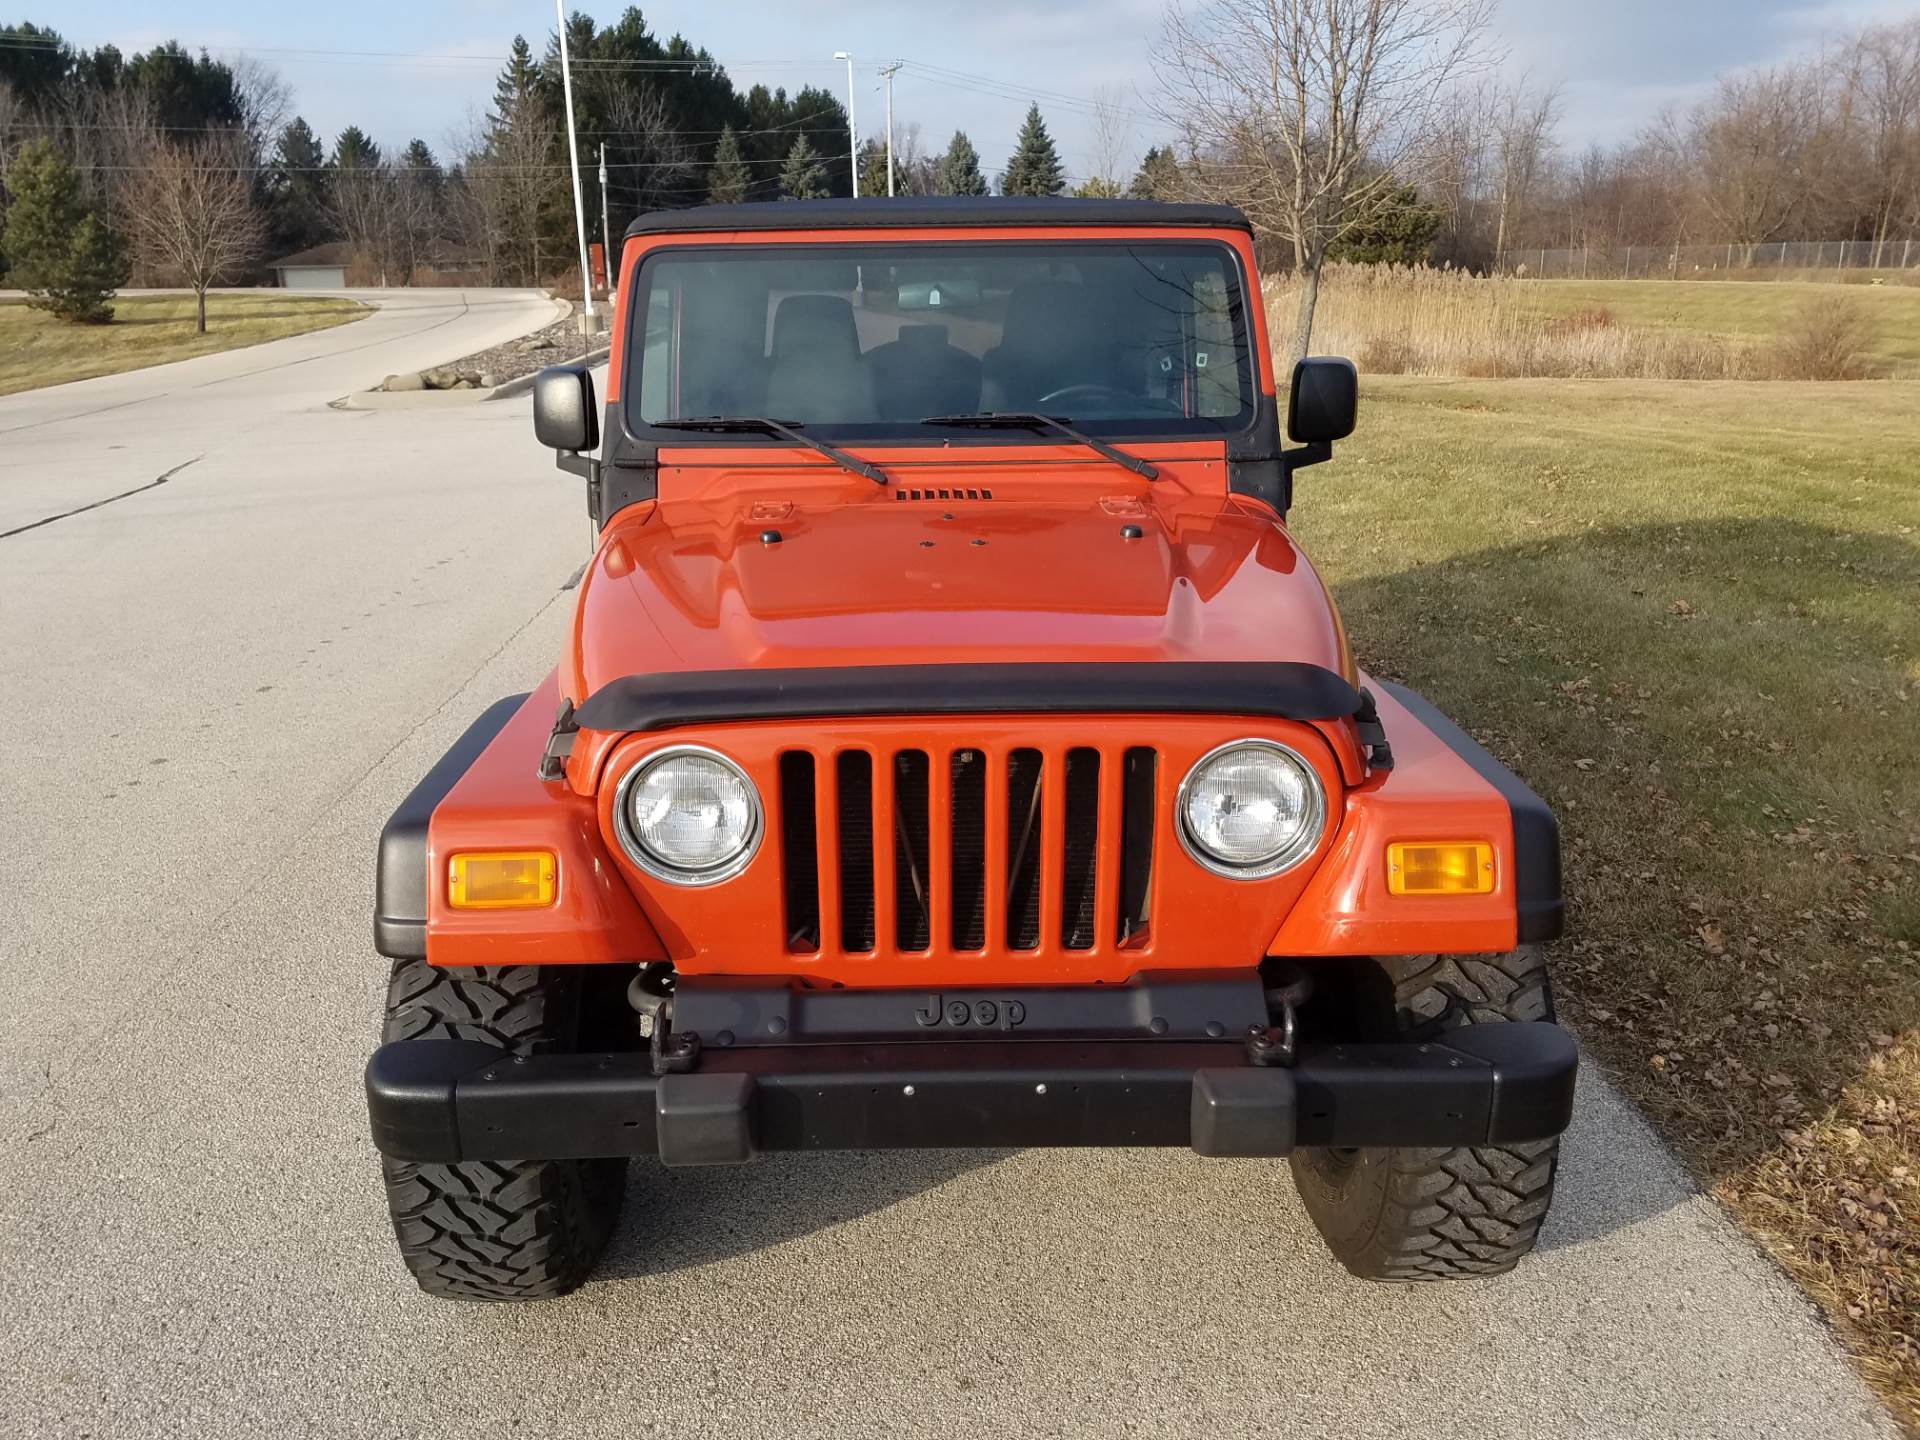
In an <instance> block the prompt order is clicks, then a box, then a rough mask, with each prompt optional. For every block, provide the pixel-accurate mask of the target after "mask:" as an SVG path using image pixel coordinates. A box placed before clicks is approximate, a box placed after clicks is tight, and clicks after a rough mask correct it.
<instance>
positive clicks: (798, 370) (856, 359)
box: [767, 295, 878, 425]
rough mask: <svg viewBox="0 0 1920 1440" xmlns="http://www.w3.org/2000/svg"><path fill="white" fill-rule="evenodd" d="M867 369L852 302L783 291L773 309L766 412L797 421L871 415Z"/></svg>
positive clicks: (856, 419)
mask: <svg viewBox="0 0 1920 1440" xmlns="http://www.w3.org/2000/svg"><path fill="white" fill-rule="evenodd" d="M877 413H878V412H877V410H876V408H875V406H874V402H873V372H872V370H871V369H870V368H869V366H868V364H867V361H866V358H865V357H864V356H862V355H861V353H860V334H859V331H858V330H857V329H856V327H855V325H854V321H853V306H852V305H851V304H849V303H848V302H847V301H845V300H843V299H841V298H840V297H839V296H838V295H789V296H787V298H786V299H784V300H782V301H781V302H780V306H779V308H778V309H777V310H775V311H774V312H773V362H772V368H771V371H770V373H769V374H768V377H767V414H768V415H769V416H771V417H772V418H773V419H775V420H797V421H800V422H801V423H802V424H807V423H814V424H829V425H830V424H847V423H857V422H859V421H862V420H872V419H874V418H875V417H876V415H877Z"/></svg>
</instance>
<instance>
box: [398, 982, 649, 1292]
mask: <svg viewBox="0 0 1920 1440" xmlns="http://www.w3.org/2000/svg"><path fill="white" fill-rule="evenodd" d="M578 1023H579V987H578V984H577V977H576V976H574V975H573V974H572V973H571V972H569V971H567V970H564V969H559V968H556V967H552V966H528V965H521V966H510V967H495V968H476V969H472V970H459V971H452V970H439V969H435V968H434V967H432V966H430V965H428V964H427V963H426V962H425V961H423V960H400V961H396V962H395V963H394V966H393V975H392V979H391V982H390V983H389V985H388V990H387V1024H386V1030H385V1035H384V1038H385V1039H387V1040H417V1039H423V1038H437V1039H460V1040H481V1041H485V1042H487V1043H488V1044H493V1045H498V1046H500V1047H501V1048H502V1049H503V1050H507V1051H510V1052H512V1053H514V1054H522V1055H524V1054H535V1053H539V1052H541V1051H546V1050H552V1049H555V1048H564V1047H565V1046H566V1045H567V1044H568V1043H569V1042H570V1041H571V1040H572V1038H573V1035H574V1033H575V1031H576V1029H577V1028H578ZM381 1165H382V1169H383V1171H384V1173H385V1177H386V1187H387V1205H388V1209H389V1210H390V1211H391V1212H392V1216H393V1230H394V1235H395V1237H396V1238H397V1239H398V1240H399V1242H400V1254H401V1257H402V1258H403V1259H404V1260H405V1261H406V1264H407V1268H408V1269H409V1270H411V1271H412V1272H413V1277H414V1279H415V1280H416V1281H418V1282H419V1285H420V1288H421V1289H422V1290H424V1291H426V1292H427V1293H428V1294H429V1295H435V1296H440V1297H443V1298H446V1299H453V1300H480V1301H515V1300H544V1299H549V1298H551V1297H553V1296H557V1295H564V1294H566V1293H567V1292H568V1291H569V1290H572V1289H574V1288H575V1287H577V1286H578V1285H579V1284H580V1283H581V1282H582V1281H584V1280H585V1279H586V1278H587V1276H588V1274H589V1273H591V1271H592V1269H593V1266H594V1264H595V1262H596V1261H597V1260H598V1259H599V1257H600V1252H601V1251H602V1250H603V1249H604V1248H605V1246H606V1242H607V1236H608V1235H609V1234H610V1233H611V1231H612V1229H613V1224H614V1221H615V1220H616V1219H617V1218H618V1216H619V1213H620V1199H621V1193H622V1191H623V1190H624V1188H625V1185H626V1173H627V1167H626V1162H625V1161H621V1160H523V1161H512V1162H500V1163H495V1162H479V1161H472V1162H467V1163H463V1164H458V1165H430V1164H417V1163H414V1162H411V1161H400V1160H390V1159H385V1158H383V1159H382V1161H381Z"/></svg>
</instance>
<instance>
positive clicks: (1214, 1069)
mask: <svg viewBox="0 0 1920 1440" xmlns="http://www.w3.org/2000/svg"><path fill="white" fill-rule="evenodd" d="M619 273H620V275H621V283H620V286H619V304H618V307H617V312H616V314H615V317H614V330H613V348H612V354H611V357H610V359H609V362H608V366H607V373H606V382H605V406H604V415H603V412H602V407H601V405H600V403H599V401H598V400H597V398H596V396H595V394H594V388H593V385H592V381H591V378H590V376H589V374H588V373H587V371H586V370H585V369H583V368H567V367H561V368H554V369H550V370H547V371H544V372H543V373H542V374H541V375H540V376H539V378H538V380H537V382H536V385H535V388H534V392H533V396H534V403H533V408H534V428H535V430H536V431H537V432H538V434H539V437H540V439H541V441H542V442H543V443H544V444H546V445H548V446H550V447H552V448H553V449H554V450H556V451H558V452H559V465H560V467H561V468H562V469H564V470H568V471H571V472H574V473H577V474H579V475H581V476H583V477H584V478H585V480H586V486H587V494H588V507H589V509H590V511H591V513H592V517H593V522H594V525H595V528H596V531H597V533H598V537H599V538H598V548H597V552H596V553H595V555H594V558H593V560H592V562H591V564H589V565H588V566H587V568H586V570H585V573H584V578H583V579H582V580H581V582H580V586H579V594H578V598H577V601H576V604H575V607H574V612H573V622H572V629H571V631H570V633H569V635H568V639H567V643H566V646H565V649H564V651H563V653H562V654H561V656H560V660H559V664H558V666H557V667H556V668H555V670H554V671H553V673H552V674H551V675H550V676H549V677H548V678H547V679H546V681H545V682H544V683H543V684H542V685H541V686H540V688H539V689H538V690H536V691H534V692H533V693H532V694H531V695H515V696H510V697H508V698H506V699H504V700H501V701H500V702H499V703H498V704H496V705H494V706H493V707H492V708H491V709H489V710H488V711H487V712H486V713H485V714H484V715H482V716H481V717H480V718H479V719H478V720H477V721H476V722H475V723H474V725H473V727H472V728H471V729H470V730H469V731H467V733H466V734H465V735H464V736H463V737H462V738H461V740H460V741H459V743H458V744H456V745H455V746H454V747H453V749H452V750H451V751H450V752H449V753H448V754H447V756H446V758H445V759H443V760H442V761H441V762H440V763H439V764H437V765H436V766H435V767H434V768H433V770H432V771H431V772H430V773H429V774H428V775H427V777H426V778H425V779H424V780H423V781H421V783H420V785H419V786H418V788H416V789H415V790H414V791H413V793H412V794H411V795H409V796H408V797H407V799H406V801H405V803H404V804H402V805H401V807H400V809H399V810H398V811H397V812H396V813H395V814H394V816H393V818H392V820H391V821H390V822H389V823H388V825H387V827H386V829H385V832H384V833H383V834H382V836H381V839H380V853H379V870H378V886H377V895H376V900H375V912H374V939H375V944H376V945H377V947H378V948H379V950H380V951H381V953H382V954H384V955H386V956H388V957H390V958H391V959H392V961H393V976H392V987H391V990H390V992H389V998H388V1009H387V1022H386V1032H385V1043H383V1044H382V1045H381V1046H380V1048H379V1049H378V1050H377V1051H376V1052H375V1053H374V1055H373V1058H372V1060H371V1062H370V1063H369V1065H368V1067H367V1076H366V1084H367V1097H368V1102H369V1106H370V1110H371V1115H372V1123H373V1136H374V1140H375V1143H376V1145H377V1146H378V1148H379V1149H380V1151H381V1152H382V1154H383V1156H384V1164H385V1173H386V1185H387V1192H388V1197H389V1200H390V1202H391V1206H392V1213H393V1222H394V1228H395V1231H396V1233H397V1234H398V1237H399V1242H400V1250H401V1254H402V1255H403V1256H404V1257H405V1259H406V1262H407V1264H408V1266H409V1267H410V1268H411V1269H412V1271H413V1274H414V1276H415V1278H416V1279H417V1280H418V1281H419V1283H420V1285H421V1286H422V1287H423V1288H424V1289H425V1290H427V1291H428V1292H430V1293H432V1294H435V1295H444V1296H451V1297H458V1298H463V1299H474V1300H526V1299H533V1298H537V1297H542V1296H550V1295H557V1294H561V1293H563V1292H565V1291H566V1290H568V1289H570V1288H572V1287H573V1286H576V1285H578V1284H579V1283H580V1282H581V1281H582V1280H583V1279H584V1278H585V1277H586V1276H587V1274H588V1273H589V1272H590V1271H591V1269H592V1268H593V1265H594V1263H595V1260H596V1257H597V1256H598V1255H599V1253H600V1251H601V1249H602V1247H603V1246H604V1244H605V1242H606V1240H607V1237H608V1233H609V1231H610V1229H611V1228H612V1226H613V1224H614V1222H615V1218H616V1216H617V1213H618V1210H619V1205H620V1198H621V1192H622V1189H623V1186H624V1182H625V1177H626V1173H627V1168H628V1163H629V1160H630V1159H631V1158H632V1157H634V1156H650V1157H657V1160H658V1162H659V1163H660V1164H661V1165H663V1166H665V1167H667V1168H669V1169H671V1168H674V1167H678V1166H683V1165H727V1164H738V1163H741V1162H745V1161H749V1160H752V1159H753V1158H754V1157H755V1156H757V1155H759V1154H760V1153H761V1152H762V1151H772V1150H851V1149H873V1148H883V1147H893V1146H942V1147H944V1146H994V1147H1000V1146H1026V1145H1107V1146H1142V1145H1188V1146H1191V1147H1192V1148H1193V1149H1194V1150H1195V1151H1196V1152H1198V1153H1199V1154H1201V1155H1223V1156H1282V1155H1284V1156H1289V1157H1290V1160H1291V1165H1292V1169H1293V1175H1294V1179H1295V1182H1296V1183H1297V1184H1298V1186H1299V1190H1300V1194H1301V1197H1302V1199H1303V1201H1304V1202H1305V1206H1306V1210H1307V1213H1308V1214H1309V1215H1311V1216H1312V1217H1313V1220H1314V1223H1315V1224H1316V1225H1317V1226H1318V1227H1319V1229H1320V1231H1321V1233H1322V1235H1323V1236H1324V1237H1325V1238H1326V1241H1327V1243H1328V1245H1329V1246H1330V1247H1331V1248H1332V1250H1333V1252H1334V1254H1335V1255H1336V1256H1337V1257H1338V1258H1339V1259H1340V1260H1341V1261H1342V1262H1343V1263H1344V1264H1345V1265H1346V1266H1347V1268H1348V1269H1350V1270H1351V1271H1353V1272H1354V1273H1355V1274H1357V1275H1362V1276H1372V1277H1379V1278H1383V1279H1399V1280H1428V1279H1444V1278H1450V1277H1455V1276H1467V1275H1486V1274H1492V1273H1496V1272H1499V1271H1503V1270H1506V1269H1508V1268H1510V1267H1511V1266H1512V1265H1513V1264H1514V1263H1515V1261H1517V1260H1518V1259H1519V1258H1520V1257H1521V1256H1522V1255H1524V1254H1525V1253H1526V1252H1527V1251H1528V1250H1529V1249H1531V1248H1532V1246H1533V1243H1534V1239H1535V1236H1536V1235H1537V1234H1538V1231H1539V1228H1540V1223H1541V1220H1542V1217H1543V1216H1544V1215H1545V1213H1546V1210H1547V1204H1548V1200H1549V1197H1550V1194H1551V1191H1552V1188H1553V1174H1554V1164H1555V1156H1556V1147H1557V1144H1558V1141H1557V1137H1558V1135H1559V1134H1560V1132H1561V1131H1562V1130H1563V1129H1564V1128H1565V1127H1566V1124H1567V1121H1568V1115H1569V1111H1570V1108H1571V1105H1572V1100H1573V1090H1574V1073H1575V1059H1576V1057H1575V1050H1574V1046H1573V1044H1572V1042H1571V1040H1570V1038H1569V1037H1568V1036H1567V1034H1566V1033H1565V1032H1564V1031H1562V1030H1561V1029H1559V1028H1558V1027H1557V1026H1556V1025H1554V1024H1553V1023H1552V1020H1553V1002H1552V998H1551V994H1550V991H1549V989H1548V982H1547V972H1546V968H1545V963H1544V960H1543V958H1542V952H1541V949H1540V942H1542V941H1546V940H1550V939H1552V938H1553V937H1554V936H1556V935H1557V934H1558V933H1559V931H1560V926H1561V916H1562V904H1561V897H1560V880H1559V841H1558V835H1557V832H1556V829H1555V825H1554V820H1553V817H1552V815H1551V814H1550V813H1549V812H1548V810H1547V808H1546V807H1545V806H1544V805H1543V804H1542V803H1541V802H1540V800H1539V799H1538V798H1537V797H1536V796H1534V794H1533V793H1532V792H1531V791H1529V790H1528V789H1527V788H1526V786H1524V785H1523V784H1521V783H1520V782H1519V781H1518V780H1517V779H1515V778H1514V776H1513V775H1511V774H1510V773H1509V772H1508V771H1506V770H1505V769H1503V768H1502V767H1501V766H1500V765H1499V764H1497V763H1496V762H1495V761H1494V760H1493V759H1492V758H1491V757H1490V756H1488V754H1487V753H1486V752H1485V751H1484V750H1482V749H1481V748H1480V747H1479V746H1478V745H1476V744H1474V742H1473V741H1472V740H1470V739H1468V738H1467V736H1466V735H1464V734H1463V733H1461V731H1460V730H1459V729H1458V728H1457V727H1455V726H1454V725H1452V724H1450V723H1449V722H1448V721H1447V720H1446V719H1444V718H1443V717H1442V716H1441V715H1439V714H1438V713H1437V712H1436V711H1435V710H1434V709H1433V707H1432V706H1430V705H1429V704H1427V703H1426V702H1425V701H1424V700H1422V699H1421V698H1420V697H1419V696H1417V695H1415V694H1413V693H1411V692H1410V691H1407V690H1405V689H1402V688H1401V687H1400V686H1397V685H1393V684H1390V683H1387V682H1385V681H1382V680H1378V679H1375V678H1373V677H1370V676H1368V675H1366V674H1364V673H1363V672H1362V671H1360V670H1359V669H1358V668H1357V667H1356V666H1355V664H1354V660H1353V655H1352V653H1351V651H1350V650H1349V649H1348V646H1347V640H1346V636H1345V634H1344V633H1343V632H1342V630H1341V625H1340V620H1339V617H1338V615H1337V614H1336V613H1335V611H1334V607H1333V603H1332V601H1331V600H1330V598H1329V597H1328V594H1327V591H1326V588H1325V587H1324V586H1323V585H1322V583H1321V581H1320V578H1319V577H1318V576H1317V575H1316V574H1315V573H1314V570H1313V568H1312V566H1311V565H1310V564H1309V563H1308V561H1307V558H1306V556H1305V555H1303V554H1302V553H1301V552H1300V550H1299V548H1298V547H1297V546H1296V545H1295V544H1294V542H1293V539H1292V537H1291V536H1290V534H1289V533H1288V529H1287V513H1288V507H1289V506H1290V505H1291V504H1292V503H1293V489H1294V475H1295V472H1296V471H1298V470H1299V469H1300V468H1301V467H1303V466H1306V465H1313V464H1317V463H1319V462H1321V461H1324V460H1326V459H1327V458H1328V457H1329V452H1330V447H1331V445H1332V443H1333V442H1335V441H1337V440H1340V439H1342V438H1344V437H1345V436H1347V435H1348V434H1350V433H1351V432H1352V430H1353V426H1354V411H1355V396H1356V384H1355V376H1354V369H1353V366H1352V365H1350V364H1349V363H1348V362H1346V361H1345V360H1338V359H1308V360H1303V361H1301V362H1300V364H1299V365H1298V366H1297V367H1296V368H1295V370H1294V372H1293V375H1292V376H1291V383H1290V385H1289V388H1288V390H1287V395H1286V427H1285V428H1286V431H1287V433H1288V434H1290V435H1291V437H1292V439H1293V441H1294V442H1296V443H1295V444H1294V445H1293V446H1292V447H1291V448H1289V447H1288V446H1287V445H1286V444H1284V443H1283V440H1282V428H1281V423H1280V405H1279V400H1278V398H1277V394H1276V384H1275V376H1274V373H1273V365H1272V360H1271V350H1270V347H1269V343H1268V336H1267V327H1266V320H1265V316H1264V312H1263V308H1262V305H1261V292H1260V287H1259V282H1258V280H1257V279H1256V275H1255V266H1254V247H1253V238H1252V235H1251V234H1250V233H1249V229H1248V225H1247V222H1246V220H1245V218H1244V217H1243V216H1242V215H1241V214H1240V213H1239V212H1238V211H1236V210H1233V209H1230V208H1227V207H1222V206H1210V205H1163V204H1151V203H1140V202H1133V201H1091V200H1084V201H1083V200H1044V201H1036V200H1018V199H984V200H973V199H955V200H921V199H902V200H861V201H837V200H827V201H817V202H801V203H792V204H765V205H759V204H749V205H734V206H713V207H708V208H705V209H697V210H687V211H676V212H664V213H658V214H651V215H647V216H644V217H642V218H641V219H640V220H639V221H637V222H636V223H635V224H634V226H633V227H632V229H630V230H629V231H628V232H627V236H626V244H625V249H624V252H623V253H622V255H621V262H620V272H619ZM596 449H597V450H598V452H599V453H598V456H597V458H596V457H590V456H589V454H588V452H590V451H594V450H596Z"/></svg>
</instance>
